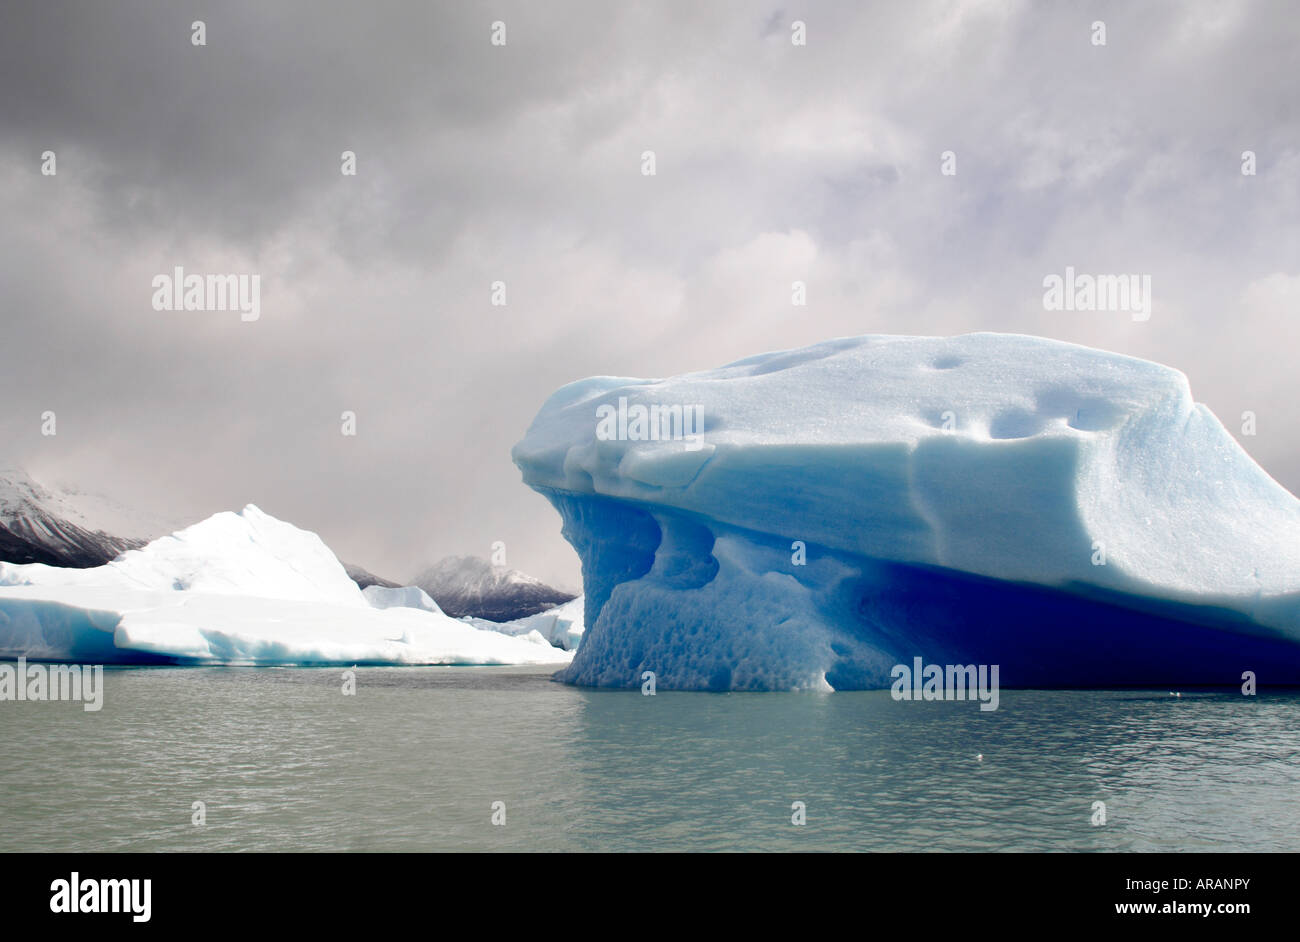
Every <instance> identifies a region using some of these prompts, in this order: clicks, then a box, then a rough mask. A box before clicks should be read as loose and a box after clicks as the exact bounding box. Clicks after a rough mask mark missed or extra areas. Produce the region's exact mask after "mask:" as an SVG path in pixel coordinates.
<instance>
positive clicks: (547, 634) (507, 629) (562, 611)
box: [464, 595, 586, 651]
mask: <svg viewBox="0 0 1300 942" xmlns="http://www.w3.org/2000/svg"><path fill="white" fill-rule="evenodd" d="M585 604H586V603H585V601H584V600H583V598H582V596H581V595H580V596H578V597H577V598H576V599H570V600H569V601H567V602H565V603H564V604H563V605H557V606H555V608H548V609H547V610H546V611H544V612H538V613H537V614H535V615H527V616H525V617H523V618H516V619H514V620H513V621H505V622H494V621H488V620H487V619H486V618H468V617H467V618H465V619H464V620H465V621H466V622H468V623H469V624H472V625H474V627H476V628H482V629H483V630H485V631H499V632H501V633H502V634H507V635H513V636H516V637H517V636H520V635H527V634H529V633H531V632H534V631H535V632H537V633H538V634H540V635H541V636H542V637H543V638H545V639H546V640H547V641H548V642H550V643H551V644H553V645H555V646H556V647H557V648H563V649H564V650H566V651H576V650H577V649H578V645H579V644H581V643H582V634H583V628H584V625H583V622H582V619H583V611H584V606H585Z"/></svg>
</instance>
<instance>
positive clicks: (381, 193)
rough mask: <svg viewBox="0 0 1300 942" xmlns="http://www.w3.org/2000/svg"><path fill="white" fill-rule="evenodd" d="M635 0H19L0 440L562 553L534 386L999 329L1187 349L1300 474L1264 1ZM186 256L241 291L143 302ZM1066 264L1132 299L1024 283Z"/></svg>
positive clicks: (151, 474)
mask: <svg viewBox="0 0 1300 942" xmlns="http://www.w3.org/2000/svg"><path fill="white" fill-rule="evenodd" d="M632 6H633V5H632V4H622V3H608V2H589V3H551V2H545V3H544V2H537V0H530V2H521V3H513V2H503V0H494V2H492V3H487V4H477V3H467V2H454V3H452V2H445V3H435V4H431V3H424V2H421V3H414V2H412V3H405V4H388V3H374V2H368V3H360V2H358V3H352V4H348V5H347V6H344V5H342V4H322V3H319V2H304V3H286V2H249V3H244V2H231V0H220V2H213V0H208V2H205V3H198V4H190V3H183V2H181V3H177V2H162V0H155V2H134V3H133V2H112V3H106V2H95V3H91V2H87V3H81V4H69V3H60V2H49V0H41V2H23V0H8V2H6V3H4V5H3V7H2V8H0V285H2V286H3V324H4V331H3V335H2V342H0V395H3V399H4V408H3V410H2V411H0V435H3V442H4V446H3V451H0V465H4V464H19V465H24V466H26V467H27V468H28V469H29V470H31V471H32V472H33V474H35V475H36V476H37V477H39V478H41V479H48V480H64V481H71V482H76V483H78V484H80V485H82V486H84V487H87V488H90V489H98V490H100V491H103V492H105V493H108V494H110V495H112V496H113V497H116V498H117V499H119V500H120V501H122V502H124V503H127V504H129V505H133V506H138V507H140V508H142V509H145V510H147V511H149V512H152V513H160V514H166V515H170V516H171V517H173V518H179V519H180V520H190V519H198V518H199V517H201V516H205V515H207V514H209V513H211V512H214V511H216V510H222V509H238V508H239V507H241V506H243V505H244V504H245V503H248V502H253V503H256V504H258V505H259V506H261V507H262V509H264V510H266V511H268V512H270V513H272V514H274V515H276V516H279V517H281V518H284V519H286V520H289V521H291V522H293V523H295V524H297V525H299V526H302V527H306V528H308V529H312V530H315V531H317V532H318V533H320V534H321V536H322V537H323V538H324V539H325V540H326V542H327V543H329V544H330V545H331V547H333V548H334V549H335V551H336V552H337V553H338V555H340V556H341V557H342V558H344V559H347V560H349V561H352V562H356V563H359V564H361V565H363V566H366V567H367V568H369V569H371V570H373V571H375V572H377V573H379V574H381V575H387V576H389V577H390V578H398V579H401V578H406V577H408V576H410V575H411V574H412V573H413V571H415V570H416V569H418V568H420V567H421V566H422V565H423V564H424V563H426V562H429V561H432V560H435V559H437V558H439V557H441V556H444V555H447V554H451V553H474V554H477V555H484V556H486V555H488V554H489V552H490V546H491V544H492V543H493V542H494V541H497V540H502V541H504V542H505V544H506V547H507V554H508V562H509V563H510V564H511V565H513V566H516V567H518V568H521V569H524V570H525V571H528V572H531V573H533V574H535V575H538V576H540V577H543V578H546V579H548V580H551V581H553V582H556V583H559V584H562V585H564V586H567V587H570V588H575V589H576V588H577V586H578V574H577V557H576V556H575V554H574V553H573V552H572V551H571V550H570V549H569V548H568V546H567V544H566V543H564V541H563V540H562V539H561V537H560V535H559V527H560V523H559V517H558V515H557V514H556V513H555V512H554V511H553V510H552V509H551V507H550V506H549V505H548V504H547V502H546V501H545V500H544V499H543V498H542V497H540V496H539V495H537V494H535V493H533V492H532V491H530V490H529V489H528V488H526V487H524V486H523V485H522V484H521V483H520V478H519V473H518V471H517V469H516V468H515V467H514V466H513V465H512V464H511V461H510V448H511V446H512V445H513V444H514V443H515V442H516V441H517V440H518V439H519V438H520V437H521V436H522V434H523V432H524V430H525V429H526V428H527V426H528V423H529V422H530V421H531V420H532V417H533V416H534V414H535V413H536V411H537V409H538V408H539V406H540V405H541V403H542V401H543V400H544V399H545V397H546V396H547V395H549V394H550V393H551V392H552V391H554V390H555V389H556V388H557V387H559V386H561V385H562V384H564V383H566V382H569V381H571V380H575V379H579V378H582V377H584V376H588V375H593V374H615V375H625V376H647V377H652V376H663V375H670V374H673V373H678V372H682V371H686V370H695V369H703V368H708V367H712V366H717V365H720V364H722V363H725V362H728V361H731V360H735V359H739V358H741V357H744V356H748V355H750V354H754V353H759V352H763V351H767V350H773V349H782V348H787V347H793V346H801V345H804V344H808V343H813V342H816V341H818V340H822V339H826V338H828V337H834V336H842V335H849V334H862V333H909V334H953V333H962V332H966V331H972V330H999V331H1016V332H1023V333H1033V334H1039V335H1043V336H1049V337H1056V338H1060V339H1064V340H1070V341H1075V342H1080V343H1086V344H1090V345H1093V346H1098V347H1102V348H1105V349H1108V350H1114V351H1118V352H1123V353H1129V354H1134V355H1138V356H1143V357H1147V358H1150V359H1155V360H1159V361H1161V362H1163V363H1167V364H1169V365H1171V366H1175V367H1177V368H1179V369H1181V370H1183V371H1184V372H1185V373H1187V375H1188V376H1189V378H1190V380H1191V384H1192V390H1193V392H1194V394H1195V395H1196V397H1197V398H1198V399H1199V400H1201V401H1203V402H1205V403H1207V404H1208V405H1209V406H1210V407H1211V408H1212V409H1213V410H1214V411H1215V412H1216V413H1217V414H1218V415H1219V416H1220V418H1222V419H1223V421H1224V423H1225V425H1227V426H1228V428H1229V429H1230V430H1231V431H1233V432H1234V434H1238V435H1239V439H1240V440H1241V441H1242V444H1243V445H1244V446H1245V447H1246V448H1248V449H1249V450H1250V452H1251V453H1252V454H1253V455H1254V456H1255V457H1256V459H1257V460H1259V461H1260V462H1261V464H1263V466H1264V467H1265V468H1266V469H1267V470H1268V471H1269V472H1270V473H1271V474H1273V476H1274V477H1276V478H1277V479H1278V480H1279V481H1281V482H1282V483H1283V484H1284V485H1286V486H1287V487H1289V488H1290V489H1291V490H1292V491H1296V490H1300V454H1297V449H1296V447H1295V443H1296V442H1297V441H1300V418H1298V417H1297V411H1296V408H1295V405H1296V402H1297V400H1298V399H1300V366H1298V365H1297V362H1296V360H1297V358H1300V352H1298V351H1300V346H1298V345H1297V339H1300V327H1297V318H1300V120H1298V119H1300V69H1297V68H1296V65H1295V50H1296V49H1297V48H1300V11H1297V8H1296V6H1295V5H1294V4H1292V3H1286V2H1279V3H1252V2H1242V3H1231V2H1225V3H1218V2H1215V3H1209V2H1207V3H1161V2H1155V0H1148V2H1142V3H1133V2H1127V0H1126V2H1119V3H1105V2H1070V3H1055V2H1040V3H1015V2H1006V0H997V2H968V3H958V2H931V3H926V2H915V3H913V2H906V3H905V2H891V3H878V4H864V3H856V2H854V3H849V2H842V3H818V2H795V3H788V4H777V3H763V2H749V3H715V2H710V3H694V2H689V3H661V4H653V3H646V4H638V5H636V8H635V9H632ZM195 20H203V21H204V23H205V25H206V39H207V45H206V46H202V47H196V46H194V45H193V44H192V42H191V35H192V30H191V24H192V22H193V21H195ZM497 20H500V21H503V22H504V23H505V26H506V33H505V36H506V44H505V45H504V46H494V45H493V44H492V42H491V38H492V24H493V22H494V21H497ZM796 20H802V21H803V22H804V23H806V36H807V44H806V45H804V46H797V45H794V44H793V43H792V42H791V35H792V34H791V25H792V23H794V21H796ZM1094 21H1102V22H1104V23H1105V33H1106V36H1105V38H1106V44H1105V45H1104V46H1099V45H1094V42H1093V40H1094V36H1095V35H1096V32H1095V30H1094V28H1093V25H1092V24H1093V23H1094ZM47 150H50V151H54V152H55V154H56V160H57V174H55V175H54V176H46V175H43V174H42V173H41V166H42V153H43V152H45V151H47ZM345 150H352V151H354V152H355V153H356V155H357V173H356V175H355V176H344V175H343V174H342V173H341V172H340V166H341V158H340V155H341V153H342V152H343V151H345ZM647 150H652V151H654V153H655V160H656V171H657V172H656V174H655V175H654V176H645V175H643V174H642V153H643V152H644V151H647ZM949 150H950V151H952V152H953V153H954V154H955V155H956V169H957V172H956V174H955V175H953V176H945V175H944V174H943V173H941V155H942V154H943V152H944V151H949ZM1245 150H1251V151H1254V152H1255V154H1256V160H1257V172H1256V174H1255V175H1253V176H1247V175H1243V174H1242V152H1243V151H1245ZM178 265H180V266H184V267H185V269H186V270H187V271H190V272H198V273H227V272H228V273H258V274H260V275H261V279H262V298H261V317H260V319H259V320H257V321H256V322H250V323H245V322H242V321H241V320H240V317H239V315H238V313H233V312H211V311H207V312H171V311H156V310H154V309H153V307H152V305H151V298H152V295H153V289H152V287H151V281H152V279H153V277H154V276H155V275H157V274H160V273H170V272H171V270H172V269H173V267H174V266H178ZM1067 265H1072V266H1074V267H1075V269H1076V270H1078V271H1080V272H1093V273H1144V274H1149V275H1150V276H1151V279H1152V291H1153V305H1152V315H1151V318H1150V320H1149V321H1145V322H1135V321H1134V320H1133V319H1132V317H1131V316H1130V315H1128V314H1126V313H1123V312H1062V311H1047V310H1044V305H1043V300H1042V299H1043V286H1042V283H1043V278H1044V276H1046V275H1048V274H1051V273H1063V272H1064V269H1065V267H1066V266H1067ZM496 280H501V281H504V282H505V283H506V286H507V302H508V303H507V304H506V306H504V307H494V306H492V304H491V303H490V300H491V299H490V285H491V283H492V282H493V281H496ZM794 280H803V281H806V283H807V286H808V288H807V291H808V303H807V306H805V307H795V306H793V305H792V304H791V282H792V281H794ZM46 410H52V411H54V412H55V413H56V416H57V435H54V436H43V435H42V434H41V425H42V423H41V415H42V413H43V412H45V411H46ZM344 410H351V411H354V412H355V413H356V415H357V434H356V436H354V437H347V436H344V435H342V434H341V430H340V429H341V421H340V415H341V413H342V412H343V411H344ZM1245 410H1251V411H1253V412H1255V413H1256V415H1257V434H1256V435H1255V436H1254V437H1249V436H1241V435H1240V432H1241V419H1240V416H1241V413H1242V412H1243V411H1245Z"/></svg>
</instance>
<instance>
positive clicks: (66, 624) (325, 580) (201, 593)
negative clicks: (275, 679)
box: [0, 504, 569, 664]
mask: <svg viewBox="0 0 1300 942" xmlns="http://www.w3.org/2000/svg"><path fill="white" fill-rule="evenodd" d="M19 655H26V656H27V657H29V658H46V659H57V660H69V661H82V662H88V663H176V662H182V663H186V662H199V663H232V664H533V663H540V664H545V663H556V662H564V661H567V660H568V658H569V655H568V654H567V653H566V652H564V651H561V650H559V649H557V648H555V647H552V646H551V645H550V643H548V642H547V640H546V639H545V638H543V637H542V636H541V635H540V634H537V633H536V632H533V633H531V634H530V633H521V634H519V635H518V636H516V637H511V636H509V635H506V634H504V633H500V632H491V631H479V630H476V629H475V628H474V627H473V626H471V625H467V624H465V623H464V622H461V621H457V620H456V619H454V618H449V617H447V616H446V615H444V614H442V613H441V612H440V611H438V608H437V605H436V604H434V603H433V601H432V600H431V599H429V597H428V596H427V595H425V594H424V593H423V592H421V591H420V590H419V589H418V588H413V587H407V588H404V589H383V588H378V587H376V588H371V589H367V590H366V591H365V593H363V592H362V591H361V589H359V588H358V587H357V585H356V583H355V582H353V581H352V580H351V579H350V578H348V575H347V573H346V572H345V571H344V568H343V566H342V564H341V563H339V561H338V559H336V558H335V556H334V554H333V553H332V552H330V550H329V548H328V547H326V546H325V544H324V543H323V542H321V540H320V538H319V537H318V536H316V534H314V533H309V532H307V531H305V530H299V529H298V528H297V527H294V526H292V525H291V524H288V523H285V522H283V521H281V520H277V519H275V518H274V517H271V516H270V515H268V514H265V513H263V512H262V511H260V510H259V509H258V508H256V507H254V506H252V505H251V504H250V505H249V506H248V507H245V508H244V510H243V511H242V512H241V513H238V514H235V513H221V514H217V515H216V516H213V517H210V518H209V519H207V520H205V521H203V522H201V523H198V524H195V525H194V526H192V527H189V528H187V529H185V530H180V531H178V532H176V533H174V534H172V535H171V536H168V537H164V538H162V539H159V540H155V541H153V542H152V543H150V544H148V545H147V546H145V547H143V548H142V549H139V550H131V551H129V552H126V553H123V554H122V555H121V556H119V557H118V558H117V559H115V560H113V561H112V562H110V563H108V564H107V565H104V566H99V567H96V568H93V569H60V568H57V567H52V566H45V565H41V564H39V563H33V564H27V565H13V564H9V563H0V657H17V656H19Z"/></svg>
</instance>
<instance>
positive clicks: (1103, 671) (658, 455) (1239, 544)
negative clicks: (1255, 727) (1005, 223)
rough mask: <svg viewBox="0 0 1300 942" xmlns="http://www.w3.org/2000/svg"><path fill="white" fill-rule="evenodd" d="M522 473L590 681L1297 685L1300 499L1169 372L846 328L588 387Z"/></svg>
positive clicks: (533, 450)
mask: <svg viewBox="0 0 1300 942" xmlns="http://www.w3.org/2000/svg"><path fill="white" fill-rule="evenodd" d="M651 407H658V408H657V409H654V410H653V411H652V408H651ZM638 410H640V416H641V419H644V417H645V415H647V414H650V415H653V414H654V412H657V413H659V414H660V415H661V416H663V415H667V416H669V417H670V419H671V416H672V415H673V412H674V410H679V411H680V412H681V413H684V414H686V415H691V414H702V415H703V419H704V429H703V434H702V438H700V439H698V440H695V441H692V440H690V438H689V437H684V436H682V435H680V434H675V433H676V432H678V431H679V430H678V429H675V428H674V427H673V426H672V425H671V421H670V420H668V421H665V423H664V424H663V425H662V426H661V427H658V428H653V429H652V428H650V426H648V425H647V424H646V423H645V422H644V421H640V420H639V419H638ZM615 412H617V413H618V415H619V427H618V434H617V435H612V436H611V435H610V434H609V431H610V429H611V424H610V421H609V416H611V415H612V414H614V413H615ZM601 416H603V417H605V420H606V424H605V425H604V427H603V429H602V428H601V424H600V421H601V420H600V417H601ZM625 416H626V417H628V418H627V419H625V418H624V417H625ZM638 423H639V424H638ZM598 430H600V431H599V432H598ZM659 432H662V434H657V433H659ZM650 433H656V434H653V437H652V435H651V434H650ZM655 439H658V440H655ZM514 459H515V463H516V464H517V465H518V466H519V468H520V469H521V470H522V472H523V476H524V480H525V482H526V483H528V484H529V485H531V486H532V487H534V488H535V489H537V490H538V491H540V492H541V493H543V494H544V495H546V496H547V497H548V498H549V499H550V500H551V501H552V503H553V504H554V505H555V506H556V508H557V509H558V510H559V512H560V514H561V516H562V518H563V521H564V534H565V536H566V538H567V539H568V540H569V541H570V542H571V543H572V544H573V545H574V547H575V548H576V549H577V551H578V553H579V556H580V557H581V559H582V563H583V580H584V585H585V604H586V617H585V624H586V626H587V631H586V636H585V638H584V640H583V644H582V647H581V648H580V650H579V652H578V654H577V656H576V658H575V659H574V661H573V663H572V664H571V665H570V667H569V668H568V669H567V670H566V671H564V672H562V674H561V677H562V678H563V679H566V680H569V681H572V682H575V683H582V684H594V685H610V686H635V685H638V684H639V683H640V673H641V672H642V671H644V670H653V671H655V672H656V674H657V677H658V683H659V685H660V686H666V687H677V688H696V689H699V688H705V689H791V688H820V689H825V688H826V687H833V688H836V689H843V688H854V687H883V686H888V684H889V668H890V667H891V666H892V665H894V664H897V663H911V660H912V658H913V657H914V656H922V657H924V658H925V659H926V660H927V661H928V662H931V663H939V662H941V663H954V664H956V663H962V664H965V663H977V664H1000V665H1001V677H1002V684H1003V685H1004V686H1036V685H1040V686H1101V685H1108V684H1146V683H1165V682H1178V683H1184V684H1191V683H1225V684H1226V683H1234V684H1240V683H1241V673H1242V672H1243V671H1246V670H1252V671H1255V672H1257V674H1258V676H1259V679H1260V682H1262V683H1295V682H1300V501H1297V500H1296V499H1295V498H1294V497H1293V496H1292V495H1291V494H1290V493H1288V492H1287V491H1286V490H1285V489H1284V488H1282V487H1281V486H1280V485H1278V484H1277V483H1276V482H1275V481H1273V480H1272V478H1270V477H1269V476H1268V475H1267V474H1266V473H1265V472H1264V471H1263V470H1262V469H1261V468H1260V467H1259V466H1258V465H1256V464H1255V463H1254V461H1253V460H1251V458H1250V457H1249V455H1247V454H1246V452H1245V451H1243V450H1242V449H1241V447H1240V446H1239V445H1238V444H1237V443H1236V442H1235V441H1234V440H1233V438H1232V437H1231V435H1229V434H1228V432H1227V431H1226V430H1225V429H1224V427H1223V426H1222V425H1221V424H1220V423H1219V421H1218V420H1217V419H1216V418H1215V417H1214V415H1213V414H1212V413H1211V412H1210V411H1209V410H1208V409H1206V408H1205V407H1204V406H1203V405H1199V404H1197V403H1195V402H1194V401H1193V399H1192V396H1191V391H1190V388H1189V385H1188V382H1187V379H1186V377H1185V376H1183V374H1181V373H1179V372H1178V371H1177V370H1173V369H1170V368H1168V367H1164V366H1160V365H1158V364H1155V363H1150V362H1147V361H1143V360H1138V359H1134V358H1131V357H1125V356H1119V355H1115V354H1110V353H1105V352H1102V351H1099V350H1092V349H1089V348H1085V347H1080V346H1076V345H1072V344H1066V343H1060V342H1056V341H1051V340H1045V339H1041V338H1035V337H1026V336H1015V335H999V334H971V335H967V336H962V337H954V338H936V337H891V336H868V337H857V338H847V339H841V340H834V341H829V342H826V343H822V344H817V345H815V346H812V347H808V348H805V349H802V350H795V351H787V352H781V353H771V354H764V355H762V356H757V357H751V358H749V359H746V360H742V361H739V362H737V363H733V364H731V365H729V366H725V367H722V368H720V369H716V370H710V371H706V372H701V373H692V374H687V375H683V376H679V377H676V378H673V379H667V380H640V379H626V378H616V377H596V378H592V379H587V380H583V381H580V382H577V383H572V384H570V385H568V386H565V387H564V388H562V389H560V390H559V391H558V392H556V393H555V394H554V395H553V396H552V397H551V398H550V399H549V400H548V401H547V402H546V404H545V405H544V406H543V407H542V410H541V412H540V413H539V415H538V416H537V418H536V419H535V420H534V422H533V424H532V426H531V427H530V429H529V430H528V433H527V435H526V436H525V438H524V439H523V441H521V442H520V443H519V444H518V445H516V447H515V450H514Z"/></svg>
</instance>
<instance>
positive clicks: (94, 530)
mask: <svg viewBox="0 0 1300 942" xmlns="http://www.w3.org/2000/svg"><path fill="white" fill-rule="evenodd" d="M172 529H174V527H171V526H168V525H167V523H166V522H164V521H161V520H154V519H152V518H150V517H149V516H147V515H144V514H139V513H135V512H133V511H130V510H127V509H126V508H125V507H123V506H121V505H120V504H117V503H115V502H114V501H112V500H109V499H108V498H105V497H101V496H99V495H97V494H90V493H86V492H84V491H80V490H78V489H75V488H68V487H59V486H45V485H43V484H41V483H40V482H39V481H37V480H35V479H34V478H33V477H32V476H31V475H29V474H28V473H27V472H26V471H24V470H22V469H20V468H6V469H0V561H3V562H11V563H46V564H47V565H51V566H66V567H71V568H86V567H89V566H100V565H103V564H104V563H106V562H108V561H109V560H110V559H113V558H114V557H115V556H117V555H118V554H119V553H121V552H123V551H124V550H128V549H135V548H137V547H140V546H143V545H144V544H145V543H147V542H148V541H149V540H151V539H153V538H154V537H158V536H161V535H163V534H165V533H168V532H170V530H172Z"/></svg>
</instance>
